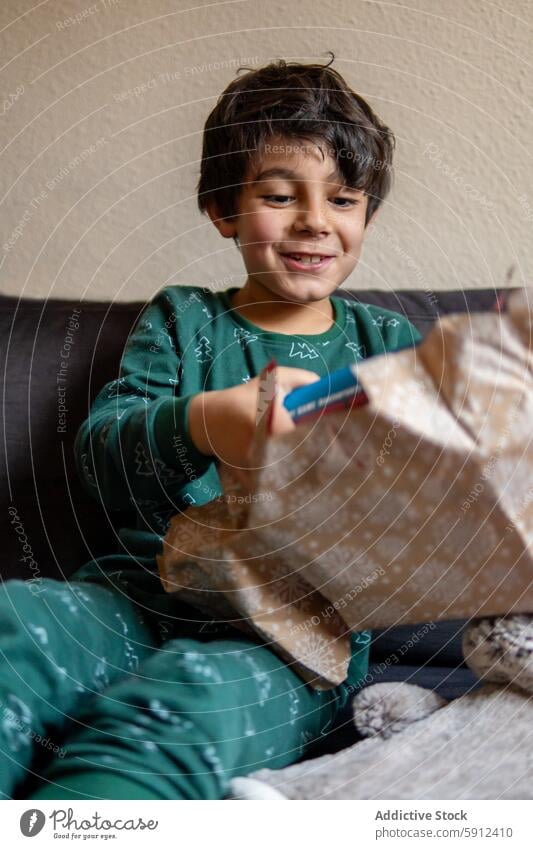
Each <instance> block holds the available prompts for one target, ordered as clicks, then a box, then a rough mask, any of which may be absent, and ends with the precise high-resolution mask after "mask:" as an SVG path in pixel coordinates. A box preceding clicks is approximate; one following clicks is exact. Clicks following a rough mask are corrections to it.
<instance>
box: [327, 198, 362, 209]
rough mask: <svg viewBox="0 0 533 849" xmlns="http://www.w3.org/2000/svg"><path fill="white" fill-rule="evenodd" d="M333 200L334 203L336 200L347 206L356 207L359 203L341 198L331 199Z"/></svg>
mask: <svg viewBox="0 0 533 849" xmlns="http://www.w3.org/2000/svg"><path fill="white" fill-rule="evenodd" d="M333 200H334V201H336V200H340V201H342V202H343V203H347V204H348V206H357V204H358V203H359V201H358V200H352V198H341V197H338V198H333ZM335 205H336V206H339V204H335ZM341 209H342V207H341Z"/></svg>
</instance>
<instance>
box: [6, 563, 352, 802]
mask: <svg viewBox="0 0 533 849" xmlns="http://www.w3.org/2000/svg"><path fill="white" fill-rule="evenodd" d="M37 590H38V591H37ZM156 620H157V623H156ZM160 624H161V619H160V616H159V619H157V616H155V615H154V613H153V611H150V610H144V609H143V608H142V606H139V605H138V604H136V603H135V602H133V601H132V600H131V599H129V598H128V597H126V595H125V594H124V593H121V592H118V591H116V590H114V589H110V588H106V587H104V586H101V585H99V584H98V583H89V582H83V581H77V580H75V581H72V582H70V583H63V582H59V581H54V580H50V579H43V580H41V581H40V582H39V584H38V586H37V585H36V586H32V585H31V583H30V582H23V581H8V582H6V583H5V584H4V585H2V586H0V793H1V794H2V795H3V797H4V798H12V796H13V794H15V797H17V795H18V793H21V792H25V788H26V787H28V786H29V787H30V789H29V790H28V791H26V792H27V793H28V796H29V797H31V798H33V799H151V798H153V799H221V798H224V796H226V794H227V790H228V784H229V781H230V779H231V778H232V777H234V776H236V775H246V774H247V773H249V772H252V771H254V770H256V769H260V768H263V767H266V766H268V767H269V768H273V769H276V768H281V767H284V766H287V765H288V764H291V763H294V762H295V761H297V760H298V759H299V758H300V757H301V756H302V755H303V754H304V753H305V752H306V751H307V750H308V748H309V746H310V745H312V741H313V740H315V739H317V738H320V735H322V734H324V733H326V732H327V730H328V729H329V728H330V727H331V726H332V724H333V722H334V719H335V716H336V714H337V712H338V710H339V708H340V707H341V706H343V705H344V704H345V703H346V701H347V699H348V698H349V695H350V693H351V692H353V687H354V685H355V684H356V682H357V680H358V679H360V678H361V677H363V676H364V674H365V673H366V669H367V663H368V642H369V640H367V639H365V638H363V639H361V637H366V632H363V633H362V634H361V635H354V636H355V639H354V640H353V646H354V653H353V656H352V662H351V665H350V673H349V676H348V678H347V680H346V682H345V683H344V684H341V685H340V686H339V687H337V688H335V689H334V690H329V691H317V690H314V689H313V688H312V687H310V686H309V685H307V684H305V683H304V682H303V681H302V679H301V678H299V676H297V675H296V674H295V673H294V672H293V671H292V669H291V668H290V667H289V666H287V665H286V664H285V663H283V661H282V660H281V659H280V658H279V657H278V656H277V655H276V654H275V653H274V652H273V651H271V650H270V649H269V648H267V647H266V646H265V645H263V644H261V643H260V642H259V641H257V642H255V641H254V640H253V639H251V638H247V637H244V636H243V635H242V634H241V633H239V632H238V631H236V630H235V629H233V628H229V629H227V635H226V636H222V637H219V636H217V637H213V636H211V637H210V636H209V634H206V635H205V636H202V635H198V634H196V635H195V636H194V637H191V636H186V635H183V633H182V632H180V634H181V635H180V636H177V637H176V636H173V638H171V639H165V637H166V636H168V633H169V629H168V628H166V627H165V628H164V629H163V630H164V636H162V634H161V629H160V628H159V627H157V625H160ZM170 636H171V637H172V632H170ZM200 637H201V638H200ZM358 638H359V639H358ZM32 782H33V783H32ZM21 787H22V788H23V790H22V791H21ZM19 798H20V797H19Z"/></svg>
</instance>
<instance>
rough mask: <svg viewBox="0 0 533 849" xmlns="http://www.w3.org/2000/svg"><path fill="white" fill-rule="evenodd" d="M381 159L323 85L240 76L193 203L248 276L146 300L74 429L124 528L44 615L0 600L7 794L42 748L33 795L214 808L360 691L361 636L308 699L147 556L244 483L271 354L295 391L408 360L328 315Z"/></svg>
mask: <svg viewBox="0 0 533 849" xmlns="http://www.w3.org/2000/svg"><path fill="white" fill-rule="evenodd" d="M392 151H393V137H392V134H391V133H390V131H389V130H388V129H387V128H386V127H385V126H384V125H383V124H382V123H381V122H380V121H379V119H378V118H377V117H376V116H375V115H374V113H373V112H372V110H371V109H370V107H369V106H368V105H367V104H366V103H365V102H364V101H363V100H362V99H361V98H360V97H359V96H358V95H356V94H354V93H353V92H352V91H351V90H350V89H349V87H348V86H347V84H346V83H345V81H344V80H343V79H342V77H340V76H339V75H338V74H337V73H336V72H335V71H333V70H331V69H330V68H329V66H322V65H299V64H286V63H285V62H283V61H280V62H278V63H273V64H270V65H268V66H266V67H264V68H262V69H259V70H250V71H249V73H247V74H246V75H244V76H242V77H238V78H236V79H235V80H234V81H233V82H232V83H231V84H230V85H229V86H228V87H227V89H226V90H225V92H224V93H223V95H222V96H221V98H220V99H219V101H218V102H217V104H216V106H215V108H214V109H213V111H212V112H211V114H210V116H209V118H208V120H207V123H206V127H205V131H204V142H203V156H202V163H201V176H200V181H199V186H198V192H199V206H200V210H201V211H202V212H207V214H208V215H209V217H210V219H211V220H212V222H213V223H214V225H215V226H216V227H217V229H218V230H219V232H220V234H221V235H222V236H223V237H224V238H232V239H234V241H235V242H236V244H238V247H239V250H240V252H241V254H242V258H243V262H244V265H245V267H246V271H247V279H246V282H245V284H244V286H243V287H242V288H241V289H238V288H237V287H234V288H230V289H229V290H228V291H225V292H220V293H218V294H214V293H211V292H209V291H208V290H204V289H201V288H200V287H194V286H182V287H178V286H176V287H168V288H166V289H164V290H163V291H162V292H160V293H159V294H158V295H157V296H156V297H155V298H154V300H153V301H152V303H151V304H150V305H149V306H148V307H147V308H146V310H145V312H144V313H143V315H142V317H141V319H140V320H139V322H138V324H137V326H136V328H135V330H134V332H133V333H132V335H131V336H130V339H129V341H128V344H127V347H126V350H125V353H124V357H123V361H122V367H121V373H120V377H119V378H118V379H117V380H115V381H113V382H112V383H110V384H108V385H107V386H105V387H104V388H103V389H102V391H101V392H100V394H99V395H98V397H97V398H96V400H95V402H94V404H93V406H92V409H91V413H90V416H89V418H88V419H87V421H86V422H84V424H83V425H82V427H81V428H80V431H79V433H78V437H77V442H76V456H77V462H78V467H79V471H80V474H81V476H82V479H83V480H84V482H85V484H86V486H87V488H88V489H89V490H90V491H91V492H92V493H93V494H94V495H95V497H97V498H99V499H100V500H101V501H102V502H103V503H104V505H105V506H106V507H107V508H109V509H110V510H131V508H132V507H134V508H135V510H136V514H137V525H136V528H134V529H133V528H124V529H123V530H121V532H120V535H119V536H120V547H121V552H120V553H118V552H117V553H115V554H110V555H108V556H107V557H102V558H100V559H99V560H97V561H96V560H94V561H91V562H90V563H88V564H86V565H85V566H84V567H82V568H81V569H80V570H78V572H77V573H76V574H75V576H74V580H73V581H72V582H71V583H60V582H57V581H52V580H47V581H43V583H42V587H41V592H40V593H39V595H38V596H34V595H32V594H31V592H29V590H28V587H27V585H26V584H25V583H24V582H22V581H12V582H9V583H8V584H7V585H6V586H5V587H4V589H3V591H2V593H3V594H2V598H1V600H0V623H1V624H0V648H1V649H3V650H4V651H5V652H6V653H7V654H8V657H9V662H7V661H5V662H4V663H3V664H2V665H1V667H0V698H1V699H2V704H3V706H4V716H3V718H2V721H1V728H0V733H1V736H2V740H1V745H0V750H2V752H3V754H2V756H1V757H2V761H1V763H0V781H1V784H0V789H1V790H2V791H3V793H4V794H5V795H9V793H10V792H11V791H12V789H13V788H14V787H16V785H17V784H18V782H19V781H21V780H22V778H23V777H24V776H25V774H26V772H27V771H28V770H29V769H30V766H31V764H32V757H33V756H34V755H35V752H34V751H33V750H32V745H31V742H32V740H33V739H35V736H36V735H41V734H44V733H46V734H47V735H48V737H50V738H51V739H52V740H54V738H59V735H62V737H63V741H62V748H61V752H60V753H59V755H58V756H57V757H55V758H54V759H53V760H52V761H51V763H49V764H47V765H46V767H45V771H44V778H43V780H42V781H41V782H40V783H39V785H38V786H37V787H33V788H30V789H31V790H32V798H35V799H46V798H63V799H88V798H103V799H124V798H126V799H127V798H130V799H131V798H145V799H149V798H155V799H191V798H197V799H217V798H223V797H224V796H225V795H226V793H227V789H228V784H229V780H230V779H231V778H232V777H233V776H235V775H243V774H246V773H249V772H252V771H253V770H255V769H259V768H261V767H265V766H269V767H271V768H281V767H283V766H286V765H288V764H290V763H292V762H294V761H296V760H297V759H298V758H300V757H301V756H302V755H303V754H304V753H305V752H306V750H307V749H308V747H309V746H310V744H311V742H312V740H313V739H315V738H317V737H320V735H321V734H324V733H325V732H326V730H328V729H329V728H331V726H332V724H333V722H334V720H335V717H336V715H337V714H338V711H339V708H340V707H341V706H343V705H344V704H345V703H346V701H347V699H348V697H349V695H350V693H352V692H353V690H354V688H355V687H356V685H357V682H358V681H360V680H361V679H362V678H363V677H364V675H365V674H366V671H367V665H368V644H369V636H370V635H369V634H368V633H367V632H363V633H362V634H357V635H354V636H353V648H354V651H353V658H352V662H351V665H350V670H349V676H348V679H347V681H346V682H345V683H344V684H341V685H340V686H339V687H337V688H335V689H334V690H329V691H317V690H314V689H313V688H312V687H310V686H308V685H307V684H305V683H304V682H303V681H302V680H301V679H300V678H299V677H298V676H297V675H296V674H295V673H294V672H293V670H292V669H291V668H290V667H289V666H288V665H286V664H285V663H284V662H283V661H282V660H281V659H280V658H279V657H278V656H277V655H276V654H275V653H274V652H272V651H271V650H270V649H269V648H268V647H267V646H266V645H264V644H262V643H261V642H260V640H259V639H257V640H254V639H251V638H244V637H243V635H242V632H239V631H237V629H235V628H234V627H232V626H231V624H228V623H218V624H217V623H212V622H211V623H207V622H206V621H205V618H202V616H201V614H200V613H199V612H197V611H195V610H194V609H193V608H192V607H190V606H187V605H185V604H183V603H181V602H180V600H179V596H178V597H177V598H173V597H172V596H170V595H168V594H165V593H164V591H163V590H162V586H161V583H160V581H159V577H158V574H157V569H156V565H155V555H156V554H157V553H158V552H159V551H160V550H161V543H162V538H163V535H164V533H165V530H166V528H167V525H168V522H169V519H170V517H171V516H172V515H173V514H174V513H175V512H176V511H178V510H184V509H187V507H188V506H189V504H205V503H208V502H209V501H211V500H213V499H214V498H216V497H218V496H219V495H220V494H221V491H220V481H219V478H218V473H217V462H218V461H219V460H223V461H224V462H226V463H231V464H233V465H235V466H236V467H238V468H240V469H242V470H243V471H244V472H245V470H246V459H247V452H248V448H249V445H250V443H251V439H252V436H253V431H254V426H255V413H256V405H257V389H258V387H257V382H258V377H257V375H258V374H259V371H260V370H261V369H262V367H263V366H264V365H265V364H266V363H267V362H268V361H269V360H270V359H271V358H272V357H275V358H276V360H277V362H278V364H279V366H280V379H281V382H282V385H283V388H284V390H285V391H289V390H290V389H291V388H293V387H295V386H298V385H301V384H303V383H308V382H310V381H313V380H315V379H317V377H319V376H323V375H324V374H327V373H328V371H331V370H334V369H337V368H340V367H341V366H344V365H348V364H349V363H350V362H353V361H354V360H355V361H357V360H359V359H363V358H365V357H368V356H372V355H374V354H380V353H384V352H386V351H392V350H395V349H396V348H398V347H402V346H405V345H408V344H413V343H416V342H417V341H419V339H420V336H419V334H418V331H417V330H416V329H415V328H414V327H413V326H412V325H411V324H410V323H409V322H408V321H406V320H405V319H404V318H403V317H402V316H400V315H397V314H395V313H393V312H390V311H386V310H382V309H377V308H374V307H367V306H364V305H361V304H358V303H355V302H347V301H345V300H343V299H342V298H340V297H336V296H335V295H333V296H332V293H333V292H334V291H335V290H336V288H337V287H338V286H339V285H340V284H341V283H342V282H343V281H344V280H345V279H346V278H347V277H348V275H349V274H350V272H351V271H352V270H353V269H354V268H355V266H356V264H357V260H358V258H359V255H360V252H361V247H362V243H363V239H364V235H365V232H366V228H367V227H368V224H369V223H370V222H371V221H372V220H373V219H374V216H375V214H376V211H377V209H378V208H379V206H380V204H381V201H382V200H383V198H384V197H385V196H386V194H387V192H388V189H389V185H390V166H391V162H392ZM307 366H310V367H311V368H310V369H308V368H307ZM276 403H277V409H276V415H275V427H276V429H277V430H278V431H282V430H284V429H286V428H288V427H290V424H289V423H288V420H287V414H286V413H284V411H283V407H282V403H281V398H278V399H277V402H276ZM7 711H9V713H8V712H7ZM35 748H37V747H35Z"/></svg>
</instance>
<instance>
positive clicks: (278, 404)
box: [270, 368, 320, 434]
mask: <svg viewBox="0 0 533 849" xmlns="http://www.w3.org/2000/svg"><path fill="white" fill-rule="evenodd" d="M317 380H320V375H318V374H317V373H316V372H314V371H308V370H307V369H300V368H287V369H279V373H278V391H277V392H276V396H275V398H274V409H273V412H272V419H271V422H270V432H271V433H273V434H277V433H288V432H290V431H291V430H294V428H295V427H296V425H295V423H294V421H293V420H292V417H291V415H290V413H289V411H288V410H287V409H286V408H285V406H284V404H283V401H284V399H285V396H286V395H288V394H289V392H290V391H291V390H292V389H296V388H297V387H298V386H307V385H308V384H310V383H316V381H317Z"/></svg>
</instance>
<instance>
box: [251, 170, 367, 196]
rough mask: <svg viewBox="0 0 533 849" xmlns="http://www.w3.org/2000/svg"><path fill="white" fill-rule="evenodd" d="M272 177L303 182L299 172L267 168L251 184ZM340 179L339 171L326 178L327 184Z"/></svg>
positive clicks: (342, 186)
mask: <svg viewBox="0 0 533 849" xmlns="http://www.w3.org/2000/svg"><path fill="white" fill-rule="evenodd" d="M272 177H280V178H281V179H282V180H283V179H286V180H299V179H300V180H301V179H302V178H301V176H300V175H299V174H298V172H297V171H293V170H292V169H291V168H280V167H277V168H267V169H266V170H265V171H261V172H260V173H259V174H258V175H257V177H256V178H255V179H254V180H252V181H251V184H252V186H253V185H255V184H256V183H259V182H261V181H265V180H268V179H270V178H272ZM338 178H339V174H338V172H337V171H332V172H331V174H328V175H327V177H326V181H327V182H331V181H333V180H334V179H337V180H338ZM339 185H340V186H341V188H343V189H349V188H351V187H350V186H345V185H342V184H340V183H339ZM354 191H355V190H354Z"/></svg>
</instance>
